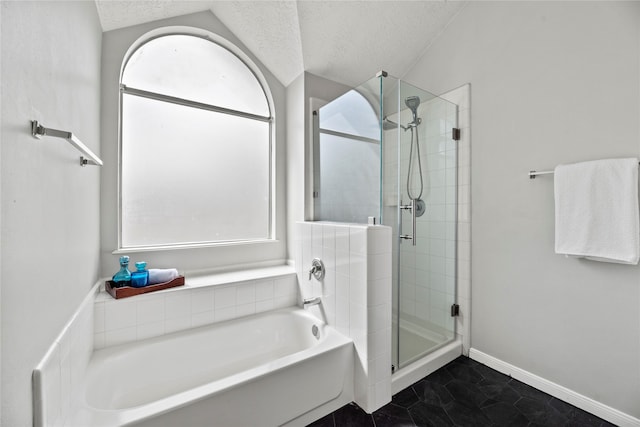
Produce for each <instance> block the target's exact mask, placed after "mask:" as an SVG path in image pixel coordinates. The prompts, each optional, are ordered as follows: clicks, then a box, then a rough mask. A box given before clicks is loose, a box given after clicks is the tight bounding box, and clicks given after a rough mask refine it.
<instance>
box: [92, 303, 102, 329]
mask: <svg viewBox="0 0 640 427" xmlns="http://www.w3.org/2000/svg"><path fill="white" fill-rule="evenodd" d="M93 310H94V311H93V332H94V333H98V332H104V302H96V303H95V304H94V305H93Z"/></svg>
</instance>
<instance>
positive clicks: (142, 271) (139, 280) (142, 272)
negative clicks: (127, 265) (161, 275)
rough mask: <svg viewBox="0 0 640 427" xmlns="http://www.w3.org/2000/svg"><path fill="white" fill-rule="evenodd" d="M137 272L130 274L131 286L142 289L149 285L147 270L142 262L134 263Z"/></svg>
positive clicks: (145, 264)
mask: <svg viewBox="0 0 640 427" xmlns="http://www.w3.org/2000/svg"><path fill="white" fill-rule="evenodd" d="M136 268H137V271H134V272H133V273H131V286H133V287H134V288H142V287H144V286H147V285H148V284H149V270H147V263H146V262H144V261H140V262H136Z"/></svg>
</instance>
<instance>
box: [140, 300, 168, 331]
mask: <svg viewBox="0 0 640 427" xmlns="http://www.w3.org/2000/svg"><path fill="white" fill-rule="evenodd" d="M163 320H164V296H160V297H156V296H154V297H150V298H145V299H141V300H139V301H138V318H137V322H136V324H137V325H141V324H144V323H151V322H162V321H163Z"/></svg>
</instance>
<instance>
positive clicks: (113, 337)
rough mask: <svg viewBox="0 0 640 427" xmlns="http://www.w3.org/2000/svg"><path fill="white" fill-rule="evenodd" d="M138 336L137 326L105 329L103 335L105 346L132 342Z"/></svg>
mask: <svg viewBox="0 0 640 427" xmlns="http://www.w3.org/2000/svg"><path fill="white" fill-rule="evenodd" d="M137 337H138V328H137V327H136V326H135V325H134V326H129V327H126V328H122V329H113V330H107V331H106V332H105V335H104V343H105V347H111V346H114V345H120V344H126V343H128V342H133V341H135V340H136V339H137Z"/></svg>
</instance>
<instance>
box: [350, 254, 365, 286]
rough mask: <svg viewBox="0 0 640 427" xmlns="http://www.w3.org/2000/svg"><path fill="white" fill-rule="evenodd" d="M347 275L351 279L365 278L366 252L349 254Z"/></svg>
mask: <svg viewBox="0 0 640 427" xmlns="http://www.w3.org/2000/svg"><path fill="white" fill-rule="evenodd" d="M349 277H350V278H351V279H359V280H366V279H367V256H366V254H357V253H354V252H351V253H350V254H349Z"/></svg>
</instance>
